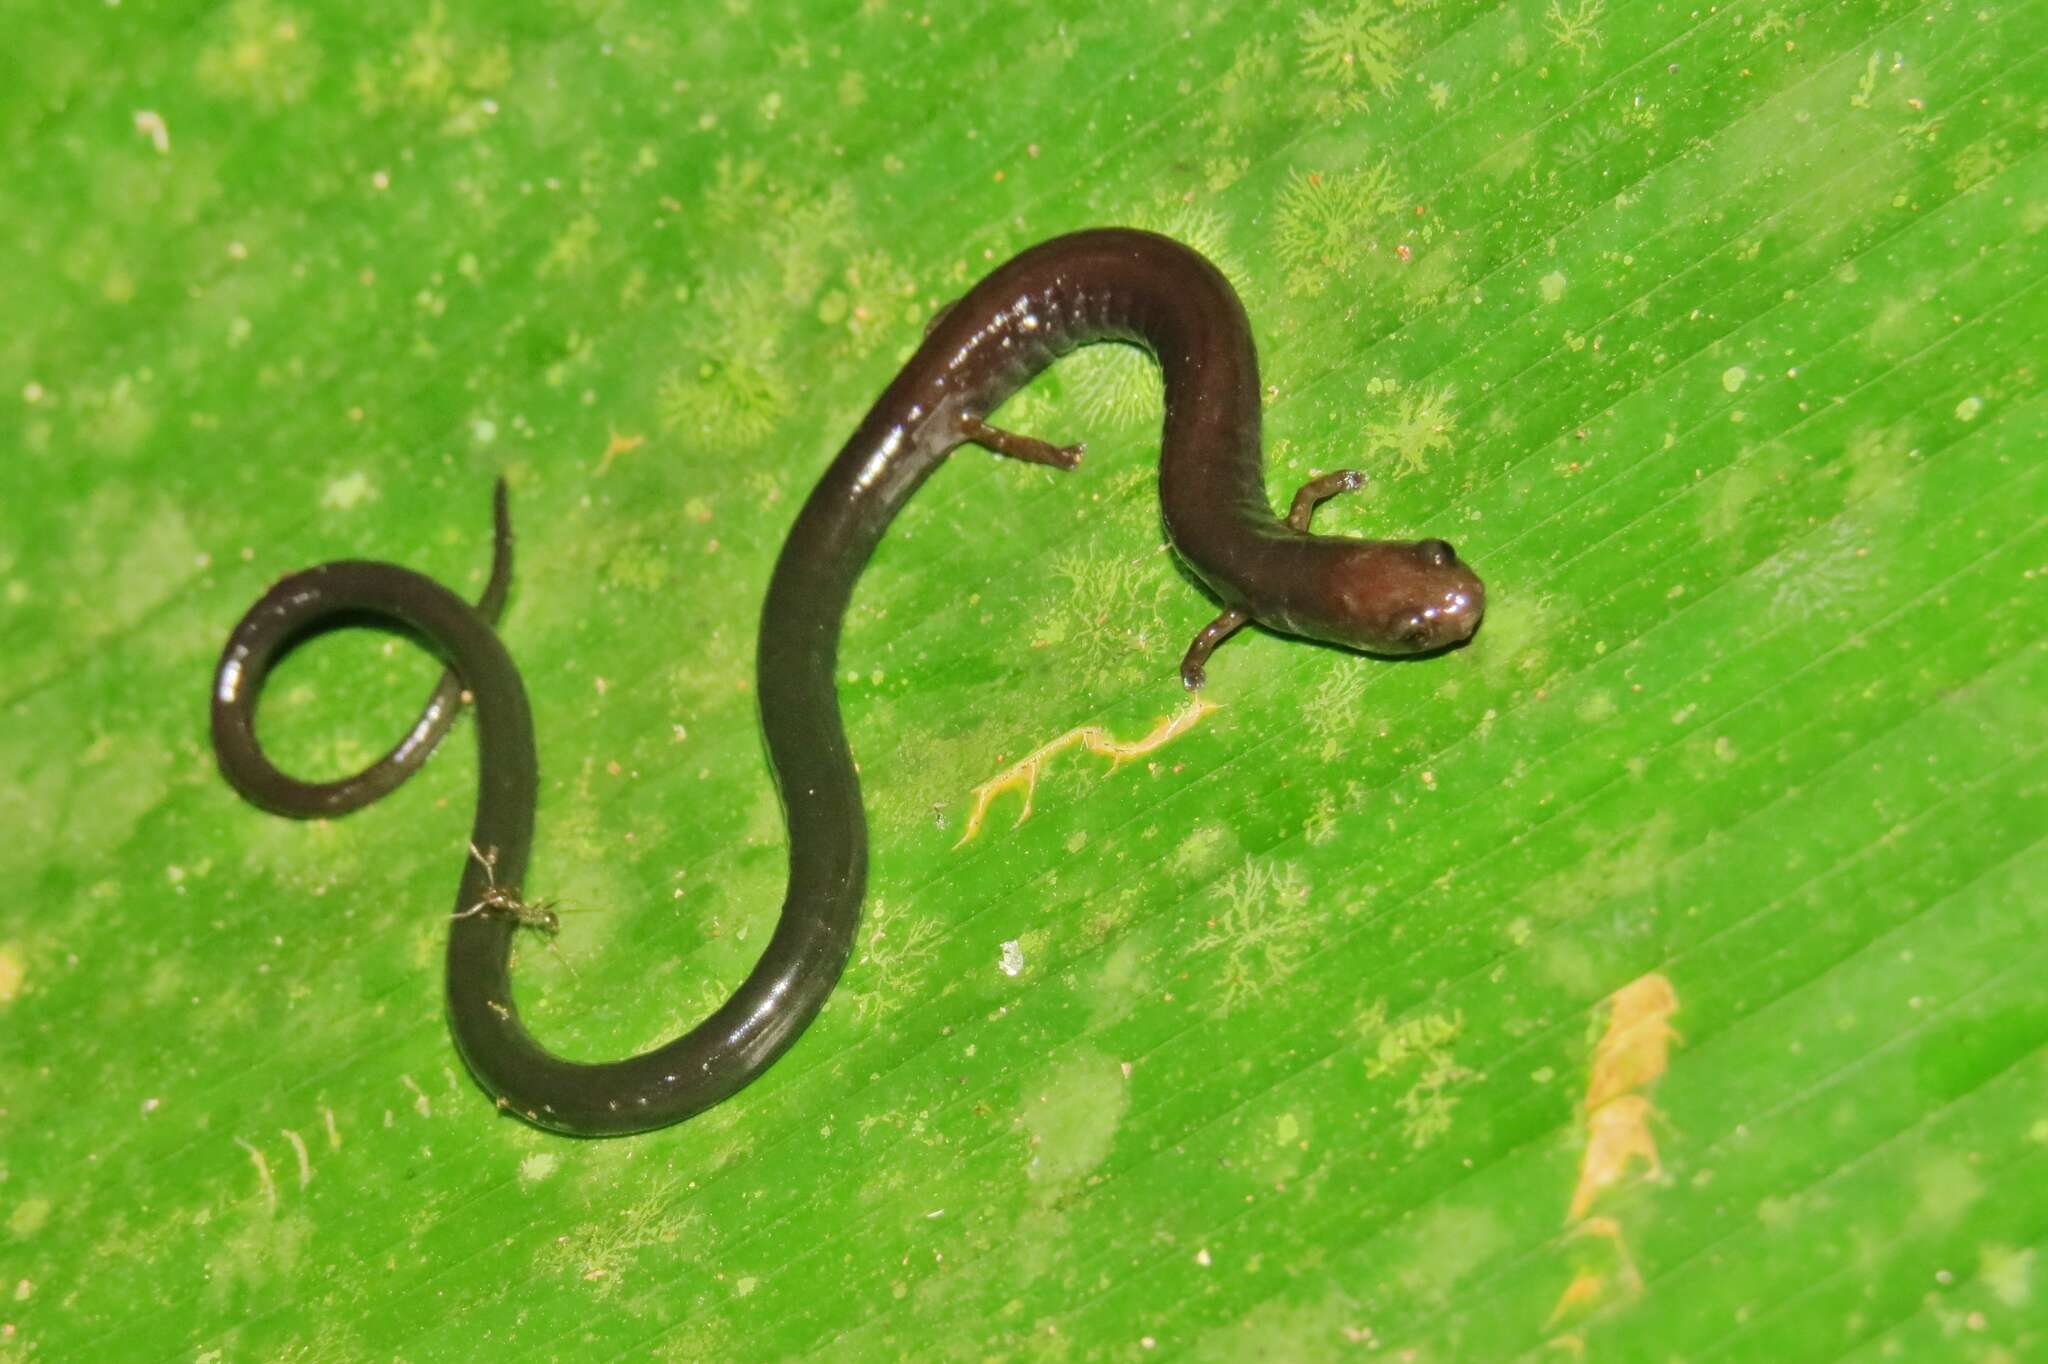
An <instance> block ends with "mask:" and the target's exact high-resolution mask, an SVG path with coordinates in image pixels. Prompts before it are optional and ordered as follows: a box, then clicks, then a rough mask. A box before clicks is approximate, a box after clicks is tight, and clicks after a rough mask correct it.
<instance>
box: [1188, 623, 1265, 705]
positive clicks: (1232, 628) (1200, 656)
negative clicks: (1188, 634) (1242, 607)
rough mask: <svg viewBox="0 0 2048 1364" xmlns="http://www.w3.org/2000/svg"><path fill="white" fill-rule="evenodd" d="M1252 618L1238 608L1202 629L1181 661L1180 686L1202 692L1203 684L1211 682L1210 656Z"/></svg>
mask: <svg viewBox="0 0 2048 1364" xmlns="http://www.w3.org/2000/svg"><path fill="white" fill-rule="evenodd" d="M1250 619H1251V616H1250V615H1248V614H1246V613H1245V612H1243V611H1239V610H1237V609H1236V608H1234V607H1233V608H1232V609H1231V610H1228V611H1225V612H1224V613H1223V614H1222V615H1220V616H1218V617H1216V619H1214V620H1212V621H1210V622H1209V623H1208V624H1207V625H1204V626H1203V627H1202V631H1201V633H1200V634H1198V635H1196V636H1195V642H1194V643H1192V644H1190V645H1188V651H1187V653H1186V654H1184V655H1183V656H1182V657H1181V660H1180V684H1181V685H1182V686H1183V687H1186V688H1187V689H1188V690H1189V691H1200V690H1201V689H1202V684H1203V683H1204V682H1206V681H1208V680H1209V677H1208V672H1207V670H1206V666H1205V665H1206V664H1207V663H1208V662H1209V655H1210V654H1213V653H1215V652H1216V646H1217V645H1219V644H1221V643H1222V642H1223V641H1224V640H1226V639H1229V638H1230V637H1231V636H1232V635H1234V634H1236V633H1237V632H1238V630H1239V629H1240V628H1241V627H1242V626H1243V625H1244V623H1245V622H1246V621H1248V620H1250Z"/></svg>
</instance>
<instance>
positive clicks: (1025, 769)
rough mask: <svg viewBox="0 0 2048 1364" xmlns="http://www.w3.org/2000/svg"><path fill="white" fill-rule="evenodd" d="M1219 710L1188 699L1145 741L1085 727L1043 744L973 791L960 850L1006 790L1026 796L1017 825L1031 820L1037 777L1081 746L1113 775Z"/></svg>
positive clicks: (1197, 700)
mask: <svg viewBox="0 0 2048 1364" xmlns="http://www.w3.org/2000/svg"><path fill="white" fill-rule="evenodd" d="M1215 709H1217V703H1216V702H1214V701H1207V700H1204V699H1203V698H1201V697H1199V696H1196V697H1192V698H1190V699H1189V701H1188V703H1187V704H1186V705H1185V706H1182V707H1181V708H1180V709H1179V710H1178V711H1176V712H1174V713H1173V714H1172V715H1169V716H1167V717H1166V718H1165V719H1163V720H1161V721H1160V722H1159V723H1158V724H1157V725H1154V726H1153V727H1152V732H1151V733H1149V734H1147V735H1146V736H1145V737H1144V738H1142V739H1134V740H1131V741H1129V742H1125V741H1122V740H1119V739H1113V738H1111V737H1110V734H1109V731H1108V730H1106V729H1104V728H1103V727H1102V726H1101V725H1082V726H1080V727H1079V728H1078V729H1070V730H1068V731H1067V732H1066V733H1065V734H1062V735H1060V736H1059V737H1058V738H1057V739H1053V740H1051V741H1049V742H1047V743H1043V744H1040V745H1039V746H1038V747H1037V748H1034V749H1033V750H1031V752H1029V753H1027V754H1025V755H1024V756H1023V757H1022V758H1020V759H1018V760H1017V761H1016V762H1014V763H1012V764H1010V766H1008V767H1006V768H1004V769H1003V770H1002V771H1000V772H998V773H996V775H995V776H993V777H990V778H989V779H988V780H987V781H985V782H983V783H982V784H981V785H979V786H977V787H975V788H974V813H973V814H971V815H969V816H968V817H967V828H966V829H965V831H963V832H962V833H961V835H960V842H959V843H955V844H954V845H953V846H954V847H956V848H957V847H959V846H960V844H961V843H965V842H966V841H967V840H968V839H970V838H973V837H974V836H975V835H976V834H978V833H980V832H981V821H982V819H983V817H985V816H986V815H987V814H988V807H989V805H990V804H991V803H993V802H994V800H995V798H996V797H997V796H1000V795H1002V794H1003V793H1004V792H1005V791H1020V792H1022V793H1023V796H1024V808H1023V809H1022V810H1019V811H1018V812H1017V823H1018V824H1022V823H1023V822H1024V821H1025V820H1027V819H1029V818H1031V796H1032V793H1033V792H1034V791H1035V790H1036V789H1037V787H1038V774H1039V773H1040V772H1042V771H1043V770H1044V769H1045V765H1046V764H1047V763H1049V762H1051V761H1052V760H1053V758H1055V757H1057V756H1058V755H1059V754H1061V753H1064V752H1065V751H1066V750H1068V749H1070V748H1072V747H1073V746H1074V745H1076V744H1079V745H1081V746H1082V747H1083V748H1086V749H1087V750H1088V751H1089V752H1090V753H1097V754H1100V755H1101V756H1103V757H1105V758H1108V759H1109V768H1110V771H1112V772H1114V771H1115V770H1116V769H1117V768H1119V767H1121V766H1123V765H1124V764H1125V763H1127V762H1129V761H1130V760H1131V759H1133V758H1142V757H1144V756H1145V755H1146V754H1147V753H1150V752H1152V751H1153V750H1155V749H1158V748H1163V747H1164V746H1166V745H1167V744H1169V743H1171V742H1173V741H1174V740H1175V739H1177V738H1179V737H1180V736H1181V735H1183V734H1185V733H1187V732H1188V731H1189V730H1191V729H1193V728H1194V727H1195V726H1196V725H1197V724H1198V723H1200V721H1201V719H1202V717H1203V716H1204V715H1207V714H1208V713H1209V712H1210V711H1212V710H1215Z"/></svg>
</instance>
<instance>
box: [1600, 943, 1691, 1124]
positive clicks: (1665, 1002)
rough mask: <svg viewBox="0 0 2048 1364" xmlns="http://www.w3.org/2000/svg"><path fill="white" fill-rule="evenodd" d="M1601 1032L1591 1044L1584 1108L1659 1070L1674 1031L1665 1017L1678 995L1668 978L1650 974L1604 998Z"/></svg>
mask: <svg viewBox="0 0 2048 1364" xmlns="http://www.w3.org/2000/svg"><path fill="white" fill-rule="evenodd" d="M1607 1006H1608V1013H1607V1031H1606V1032H1605V1033H1604V1034H1603V1035H1602V1036H1601V1038H1600V1043H1599V1045H1598V1046H1596V1047H1594V1048H1593V1074H1592V1078H1591V1080H1590V1081H1589V1082H1588V1083H1587V1085H1586V1111H1587V1112H1588V1113H1591V1112H1593V1111H1594V1110H1595V1109H1598V1108H1599V1107H1601V1106H1602V1105H1603V1104H1606V1103H1607V1102H1608V1101H1609V1100H1612V1099H1615V1098H1617V1097H1619V1096H1621V1095H1623V1094H1626V1093H1628V1092H1629V1091H1630V1090H1635V1089H1641V1088H1642V1087H1643V1086H1644V1085H1646V1084H1649V1083H1650V1082H1651V1081H1652V1080H1655V1079H1657V1078H1659V1077H1660V1076H1662V1075H1663V1074H1664V1068H1665V1066H1666V1065H1667V1064H1668V1063H1669V1060H1670V1056H1671V1043H1673V1042H1674V1041H1678V1040H1680V1039H1679V1036H1678V1033H1677V1032H1676V1031H1675V1030H1674V1029H1673V1028H1672V1026H1671V1015H1673V1014H1675V1013H1677V1012H1678V996H1677V995H1676V994H1675V993H1674V992H1673V991H1672V989H1671V982H1670V981H1668V980H1666V979H1665V978H1664V977H1663V976H1661V975H1657V974H1655V973H1652V974H1650V975H1647V976H1643V977H1640V978H1639V979H1636V980H1632V981H1630V982H1629V983H1628V984H1626V985H1624V986H1622V987H1621V988H1620V989H1619V990H1616V991H1615V992H1614V993H1613V994H1611V995H1609V996H1608V997H1607Z"/></svg>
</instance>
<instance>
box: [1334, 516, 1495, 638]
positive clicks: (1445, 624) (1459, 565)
mask: <svg viewBox="0 0 2048 1364" xmlns="http://www.w3.org/2000/svg"><path fill="white" fill-rule="evenodd" d="M1346 551H1347V552H1345V553H1343V554H1341V555H1338V556H1336V558H1335V560H1334V562H1333V563H1332V564H1331V567H1330V569H1329V576H1328V577H1327V578H1326V579H1325V584H1324V585H1325V589H1326V591H1327V594H1328V596H1327V601H1328V606H1329V609H1330V611H1331V613H1332V614H1331V615H1330V617H1329V618H1328V619H1326V620H1324V621H1322V622H1319V625H1321V627H1322V628H1320V629H1317V630H1313V631H1310V632H1309V633H1312V634H1315V635H1317V636H1319V637H1320V638H1324V639H1328V640H1331V641H1332V642H1334V643H1338V644H1347V645H1349V646H1351V647H1352V648H1354V649H1363V650H1364V651H1365V652H1367V653H1373V654H1426V653H1431V652H1433V651H1435V650H1437V649H1447V648H1449V647H1450V646H1451V645H1453V644H1462V643H1464V642H1465V641H1466V640H1468V639H1470V638H1471V637H1472V632H1473V631H1474V630H1476V629H1478V628H1479V618H1480V617H1481V616H1482V615H1484V614H1485V613H1486V587H1485V585H1484V584H1483V583H1481V582H1480V581H1479V577H1478V575H1477V574H1475V573H1474V572H1473V571H1472V570H1471V569H1470V568H1467V567H1466V566H1465V564H1464V563H1463V562H1462V561H1461V560H1460V559H1459V558H1458V554H1457V551H1456V550H1454V549H1452V548H1451V547H1450V545H1448V544H1446V543H1445V542H1444V541H1442V540H1367V541H1355V542H1353V543H1352V544H1351V545H1349V546H1347V547H1346Z"/></svg>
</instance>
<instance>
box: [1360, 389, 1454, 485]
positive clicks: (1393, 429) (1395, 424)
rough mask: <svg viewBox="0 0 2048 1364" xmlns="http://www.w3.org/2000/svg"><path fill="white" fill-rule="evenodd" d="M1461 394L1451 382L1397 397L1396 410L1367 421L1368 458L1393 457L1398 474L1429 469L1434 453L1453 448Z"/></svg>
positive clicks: (1395, 400) (1421, 471) (1366, 441)
mask: <svg viewBox="0 0 2048 1364" xmlns="http://www.w3.org/2000/svg"><path fill="white" fill-rule="evenodd" d="M1457 396H1458V392H1457V389H1455V388H1454V387H1452V386H1451V385H1449V384H1445V385H1443V386H1442V387H1431V388H1424V389H1421V390H1419V391H1412V392H1406V393H1401V394H1399V395H1398V396H1396V397H1395V399H1394V406H1393V411H1392V412H1390V413H1388V414H1387V415H1386V416H1385V417H1383V418H1380V419H1378V420H1369V421H1367V422H1366V425H1365V448H1366V454H1367V458H1369V459H1373V458H1384V457H1392V458H1393V459H1394V460H1395V461H1396V464H1397V467H1396V469H1395V472H1396V473H1397V474H1419V473H1426V472H1428V470H1429V460H1430V456H1432V455H1434V454H1439V453H1443V452H1447V451H1449V450H1450V449H1451V437H1452V436H1453V435H1454V434H1455V433H1456V432H1457V429H1458V416H1457V414H1456V413H1455V412H1453V411H1452V410H1451V402H1452V400H1453V399H1454V398H1456V397H1457Z"/></svg>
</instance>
